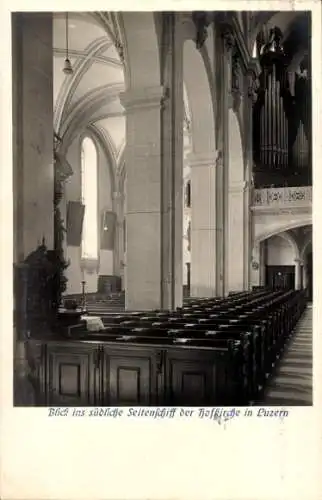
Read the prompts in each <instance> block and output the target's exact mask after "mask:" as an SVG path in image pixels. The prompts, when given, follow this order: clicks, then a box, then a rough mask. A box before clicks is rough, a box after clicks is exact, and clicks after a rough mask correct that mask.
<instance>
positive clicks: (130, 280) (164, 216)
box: [121, 85, 182, 310]
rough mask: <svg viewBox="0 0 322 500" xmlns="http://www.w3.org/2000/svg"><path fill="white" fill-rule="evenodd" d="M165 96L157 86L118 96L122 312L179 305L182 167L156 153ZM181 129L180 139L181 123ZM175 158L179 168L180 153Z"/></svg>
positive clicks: (180, 287)
mask: <svg viewBox="0 0 322 500" xmlns="http://www.w3.org/2000/svg"><path fill="white" fill-rule="evenodd" d="M181 88H182V85H181ZM164 95H165V89H164V88H163V87H162V86H159V87H150V88H145V89H135V90H132V91H130V92H127V93H124V94H123V95H122V96H121V100H122V104H123V106H124V107H125V109H126V113H127V124H126V131H127V143H126V151H125V157H126V207H125V212H126V267H125V275H126V276H125V284H126V288H125V307H126V309H127V310H152V309H174V308H175V307H177V306H179V305H180V304H181V303H182V168H181V172H176V171H175V170H176V166H175V164H174V163H173V162H172V161H171V160H170V159H169V157H168V156H167V157H164V155H162V154H161V153H162V143H161V135H162V134H161V130H162V127H161V124H162V121H161V108H162V106H163V101H164ZM163 112H165V110H163ZM180 127H181V134H182V120H181V122H180ZM163 137H164V136H163ZM177 155H178V156H179V159H180V158H181V167H182V149H181V151H178V153H177ZM176 158H177V157H176V156H174V157H173V161H174V160H175V159H176ZM180 173H181V179H180V182H178V179H179V175H180ZM178 210H179V211H180V214H181V218H179V221H178V220H177V219H176V215H177V211H178ZM180 222H181V224H180ZM178 249H179V252H178ZM180 257H181V258H180ZM178 274H179V275H180V276H181V280H180V276H179V279H178V280H177V281H176V277H177V276H178ZM176 285H177V286H176ZM178 290H179V292H178Z"/></svg>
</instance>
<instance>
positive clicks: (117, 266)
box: [112, 191, 124, 276]
mask: <svg viewBox="0 0 322 500" xmlns="http://www.w3.org/2000/svg"><path fill="white" fill-rule="evenodd" d="M112 196H113V212H114V213H115V235H114V252H113V269H114V275H115V276H121V275H122V274H123V268H122V264H121V262H122V261H123V260H124V245H123V241H124V240H123V220H124V195H123V193H120V192H118V191H114V193H113V195H112Z"/></svg>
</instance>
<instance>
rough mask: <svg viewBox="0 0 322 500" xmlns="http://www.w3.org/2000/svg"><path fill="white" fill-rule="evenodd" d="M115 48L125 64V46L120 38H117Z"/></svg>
mask: <svg viewBox="0 0 322 500" xmlns="http://www.w3.org/2000/svg"><path fill="white" fill-rule="evenodd" d="M114 44H115V48H116V50H117V52H118V55H119V57H120V59H121V62H122V63H123V64H124V61H125V57H124V47H123V45H122V43H121V42H120V41H119V40H118V39H115V42H114Z"/></svg>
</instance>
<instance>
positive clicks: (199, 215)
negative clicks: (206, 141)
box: [188, 155, 217, 297]
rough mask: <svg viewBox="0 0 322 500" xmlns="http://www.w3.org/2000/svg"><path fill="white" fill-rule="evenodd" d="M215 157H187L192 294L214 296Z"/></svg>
mask: <svg viewBox="0 0 322 500" xmlns="http://www.w3.org/2000/svg"><path fill="white" fill-rule="evenodd" d="M214 156H215V155H209V156H208V157H207V156H205V157H200V156H196V155H190V156H189V158H188V160H189V164H190V168H191V292H190V295H191V296H192V297H214V296H215V295H216V232H217V231H216V222H217V221H216V166H215V157H214Z"/></svg>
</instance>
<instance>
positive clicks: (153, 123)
mask: <svg viewBox="0 0 322 500" xmlns="http://www.w3.org/2000/svg"><path fill="white" fill-rule="evenodd" d="M12 76H13V78H12V81H13V84H12V85H13V87H12V95H13V100H12V109H13V192H14V213H13V221H14V255H13V264H14V265H13V276H14V339H15V342H14V355H13V362H14V404H15V405H16V406H72V407H76V406H169V405H170V406H215V405H222V406H225V405H227V406H229V405H234V406H248V405H254V404H261V405H265V404H267V405H270V406H271V405H276V406H279V405H281V406H285V405H291V406H292V405H295V406H296V405H297V406H305V405H312V303H313V279H312V276H313V269H312V252H313V249H312V138H311V134H312V130H311V129H312V125H311V114H312V109H311V96H312V86H311V14H310V12H304V11H292V12H287V11H282V12H276V11H269V12H264V11H261V12H246V11H240V12H239V11H220V12H214V11H211V12H210V11H209V12H208V11H207V12H201V11H197V12H68V13H67V12H66V13H63V12H54V13H50V12H46V13H44V12H41V13H40V12H29V13H22V12H16V13H13V14H12Z"/></svg>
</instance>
